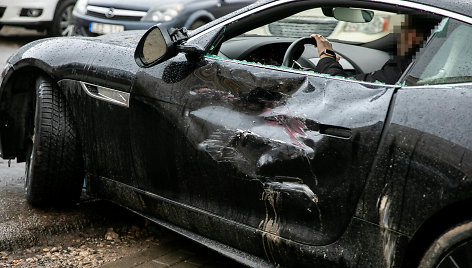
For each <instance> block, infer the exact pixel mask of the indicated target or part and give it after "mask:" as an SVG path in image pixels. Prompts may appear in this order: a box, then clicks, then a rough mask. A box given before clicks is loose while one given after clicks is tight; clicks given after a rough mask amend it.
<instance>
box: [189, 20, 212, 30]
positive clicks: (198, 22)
mask: <svg viewBox="0 0 472 268" xmlns="http://www.w3.org/2000/svg"><path fill="white" fill-rule="evenodd" d="M207 23H208V22H207V21H204V20H196V21H194V22H193V23H192V24H191V25H190V27H189V30H195V29H197V28H198V27H200V26H203V25H205V24H207Z"/></svg>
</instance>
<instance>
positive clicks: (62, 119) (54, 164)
mask: <svg viewBox="0 0 472 268" xmlns="http://www.w3.org/2000/svg"><path fill="white" fill-rule="evenodd" d="M34 114H35V115H34V130H33V133H34V134H33V135H32V136H31V141H32V148H31V150H30V151H31V155H30V157H29V159H27V161H26V172H25V173H26V182H25V191H26V199H27V201H28V202H29V203H30V204H32V205H35V206H46V205H52V206H64V205H68V204H71V203H73V202H74V201H76V200H78V199H79V197H80V193H81V190H82V185H83V180H84V172H83V170H84V169H83V166H84V165H83V158H82V153H81V147H80V143H79V140H78V138H77V134H76V131H75V127H74V124H73V120H72V118H71V114H70V111H69V108H68V107H67V105H66V100H65V98H64V96H63V95H62V94H61V92H60V91H59V89H58V88H57V87H56V86H54V84H53V83H52V82H51V81H50V80H49V79H47V78H39V79H38V80H37V82H36V108H35V113H34Z"/></svg>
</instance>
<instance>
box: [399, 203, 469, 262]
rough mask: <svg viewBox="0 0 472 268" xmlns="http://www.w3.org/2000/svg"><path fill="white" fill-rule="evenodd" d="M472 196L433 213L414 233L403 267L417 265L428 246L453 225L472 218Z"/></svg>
mask: <svg viewBox="0 0 472 268" xmlns="http://www.w3.org/2000/svg"><path fill="white" fill-rule="evenodd" d="M471 206H472V198H470V199H466V200H462V201H458V202H456V203H453V204H450V205H448V206H445V207H443V208H442V209H441V210H439V211H438V212H436V213H435V214H433V215H431V216H430V217H429V218H428V219H427V220H426V221H425V222H423V224H422V225H421V226H420V227H419V228H418V229H417V231H416V232H415V233H414V235H413V237H412V239H411V240H410V243H409V244H408V247H407V250H406V255H405V258H404V261H403V265H402V267H404V268H413V267H417V266H418V263H419V261H420V260H421V257H422V256H423V254H424V253H425V252H426V250H427V249H428V247H429V246H430V245H431V244H432V243H433V242H434V240H435V239H437V238H438V237H439V236H440V235H441V234H443V233H444V232H446V231H447V230H449V229H450V228H452V227H453V226H455V225H457V224H459V223H461V222H464V221H466V220H469V221H470V220H472V211H471V210H470V207H471Z"/></svg>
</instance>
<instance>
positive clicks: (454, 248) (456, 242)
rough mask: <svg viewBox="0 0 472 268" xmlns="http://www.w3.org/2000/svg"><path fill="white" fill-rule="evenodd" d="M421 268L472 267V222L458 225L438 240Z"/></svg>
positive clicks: (429, 250)
mask: <svg viewBox="0 0 472 268" xmlns="http://www.w3.org/2000/svg"><path fill="white" fill-rule="evenodd" d="M418 267H419V268H448V267H453V268H456V267H461V268H462V267H472V222H471V221H469V222H465V223H462V224H459V225H456V226H455V227H453V228H452V229H450V230H448V231H447V232H445V233H443V234H442V235H441V236H440V237H439V238H438V239H436V240H435V241H434V242H433V244H432V245H431V246H430V247H429V249H428V250H427V251H426V253H425V254H424V256H423V258H422V259H421V261H420V264H419V266H418Z"/></svg>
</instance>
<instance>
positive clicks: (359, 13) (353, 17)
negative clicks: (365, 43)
mask: <svg viewBox="0 0 472 268" xmlns="http://www.w3.org/2000/svg"><path fill="white" fill-rule="evenodd" d="M333 15H334V17H335V18H336V19H337V20H340V21H347V22H358V23H359V22H370V21H371V20H372V19H373V18H374V11H371V10H365V9H354V8H348V7H337V8H335V9H334V11H333Z"/></svg>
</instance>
